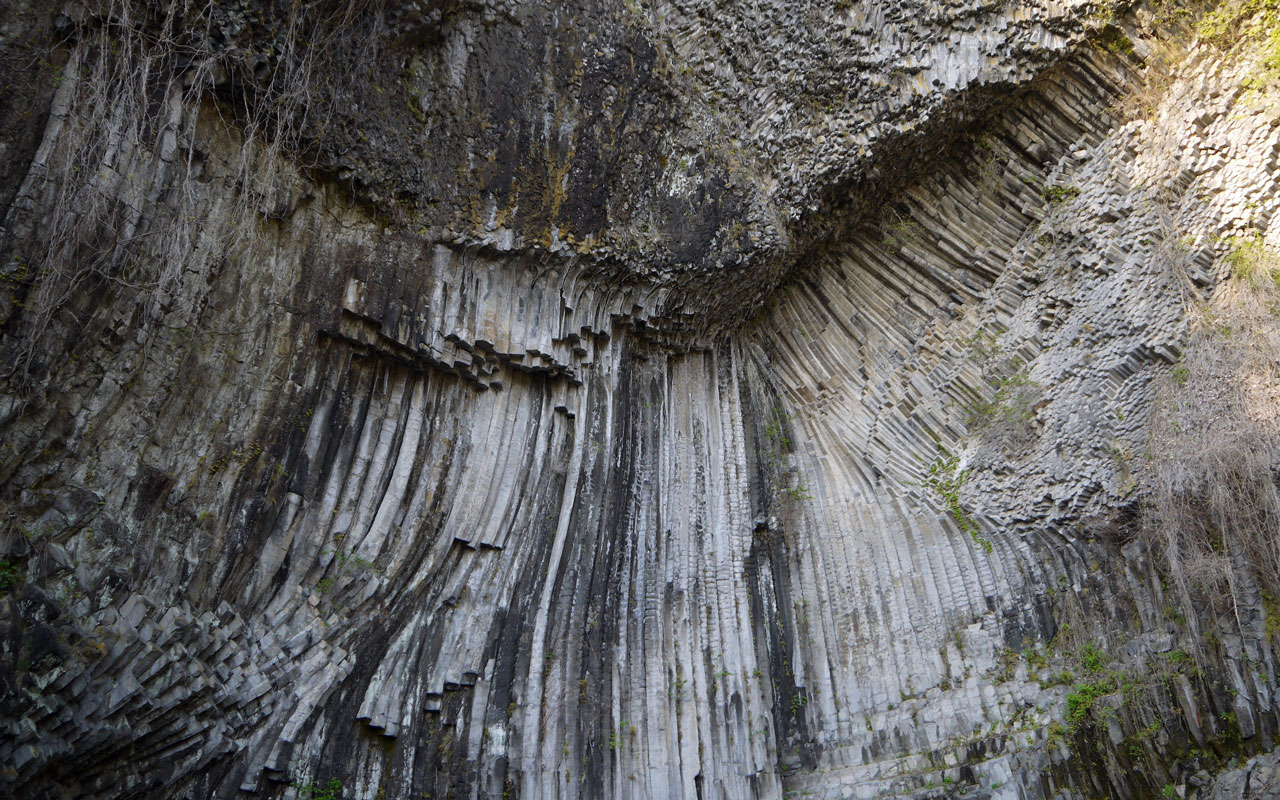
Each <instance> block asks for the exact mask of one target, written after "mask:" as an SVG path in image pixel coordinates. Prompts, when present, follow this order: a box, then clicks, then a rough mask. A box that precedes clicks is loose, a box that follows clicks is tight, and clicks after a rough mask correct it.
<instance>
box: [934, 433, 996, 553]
mask: <svg viewBox="0 0 1280 800" xmlns="http://www.w3.org/2000/svg"><path fill="white" fill-rule="evenodd" d="M968 479H969V471H968V470H963V469H960V458H959V457H958V456H951V457H950V458H947V459H942V458H939V459H938V460H937V461H935V462H933V463H932V464H930V465H929V471H928V473H927V474H926V475H925V477H924V479H923V480H922V481H921V485H922V486H925V487H927V488H929V489H932V490H933V491H934V492H935V493H936V494H937V495H938V497H939V498H940V499H941V500H942V504H943V506H944V507H945V508H946V509H947V513H949V514H950V515H951V518H952V519H954V520H955V522H956V525H958V526H959V527H960V530H962V531H964V532H965V533H967V534H969V536H970V537H971V538H972V539H973V541H974V544H976V545H978V546H979V547H981V548H982V551H983V552H984V553H988V554H989V553H991V551H992V550H993V549H994V545H992V543H991V540H990V539H987V538H986V537H984V536H983V535H982V530H981V529H980V528H979V527H978V523H977V521H976V520H974V518H973V517H972V516H970V515H969V512H968V511H966V510H965V508H964V505H963V504H962V503H961V502H960V487H962V486H964V483H965V481H967V480H968Z"/></svg>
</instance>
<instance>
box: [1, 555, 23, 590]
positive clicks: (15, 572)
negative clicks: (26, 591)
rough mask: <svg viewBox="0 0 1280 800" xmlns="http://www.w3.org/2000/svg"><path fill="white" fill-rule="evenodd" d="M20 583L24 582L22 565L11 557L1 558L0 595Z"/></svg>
mask: <svg viewBox="0 0 1280 800" xmlns="http://www.w3.org/2000/svg"><path fill="white" fill-rule="evenodd" d="M20 583H22V566H21V565H20V564H19V563H18V562H16V561H10V560H9V559H3V560H0V595H5V594H8V593H9V590H10V589H12V588H14V587H15V586H17V585H18V584H20Z"/></svg>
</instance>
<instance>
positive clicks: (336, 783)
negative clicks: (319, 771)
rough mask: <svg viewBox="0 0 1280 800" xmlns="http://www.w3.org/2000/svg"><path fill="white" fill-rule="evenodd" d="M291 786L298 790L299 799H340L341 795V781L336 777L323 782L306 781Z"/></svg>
mask: <svg viewBox="0 0 1280 800" xmlns="http://www.w3.org/2000/svg"><path fill="white" fill-rule="evenodd" d="M292 786H293V788H294V789H297V790H298V798H299V800H340V799H341V797H342V781H341V780H340V779H338V778H330V779H329V780H327V781H325V782H324V783H323V784H321V783H316V782H314V781H308V782H307V783H294V784H292Z"/></svg>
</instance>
